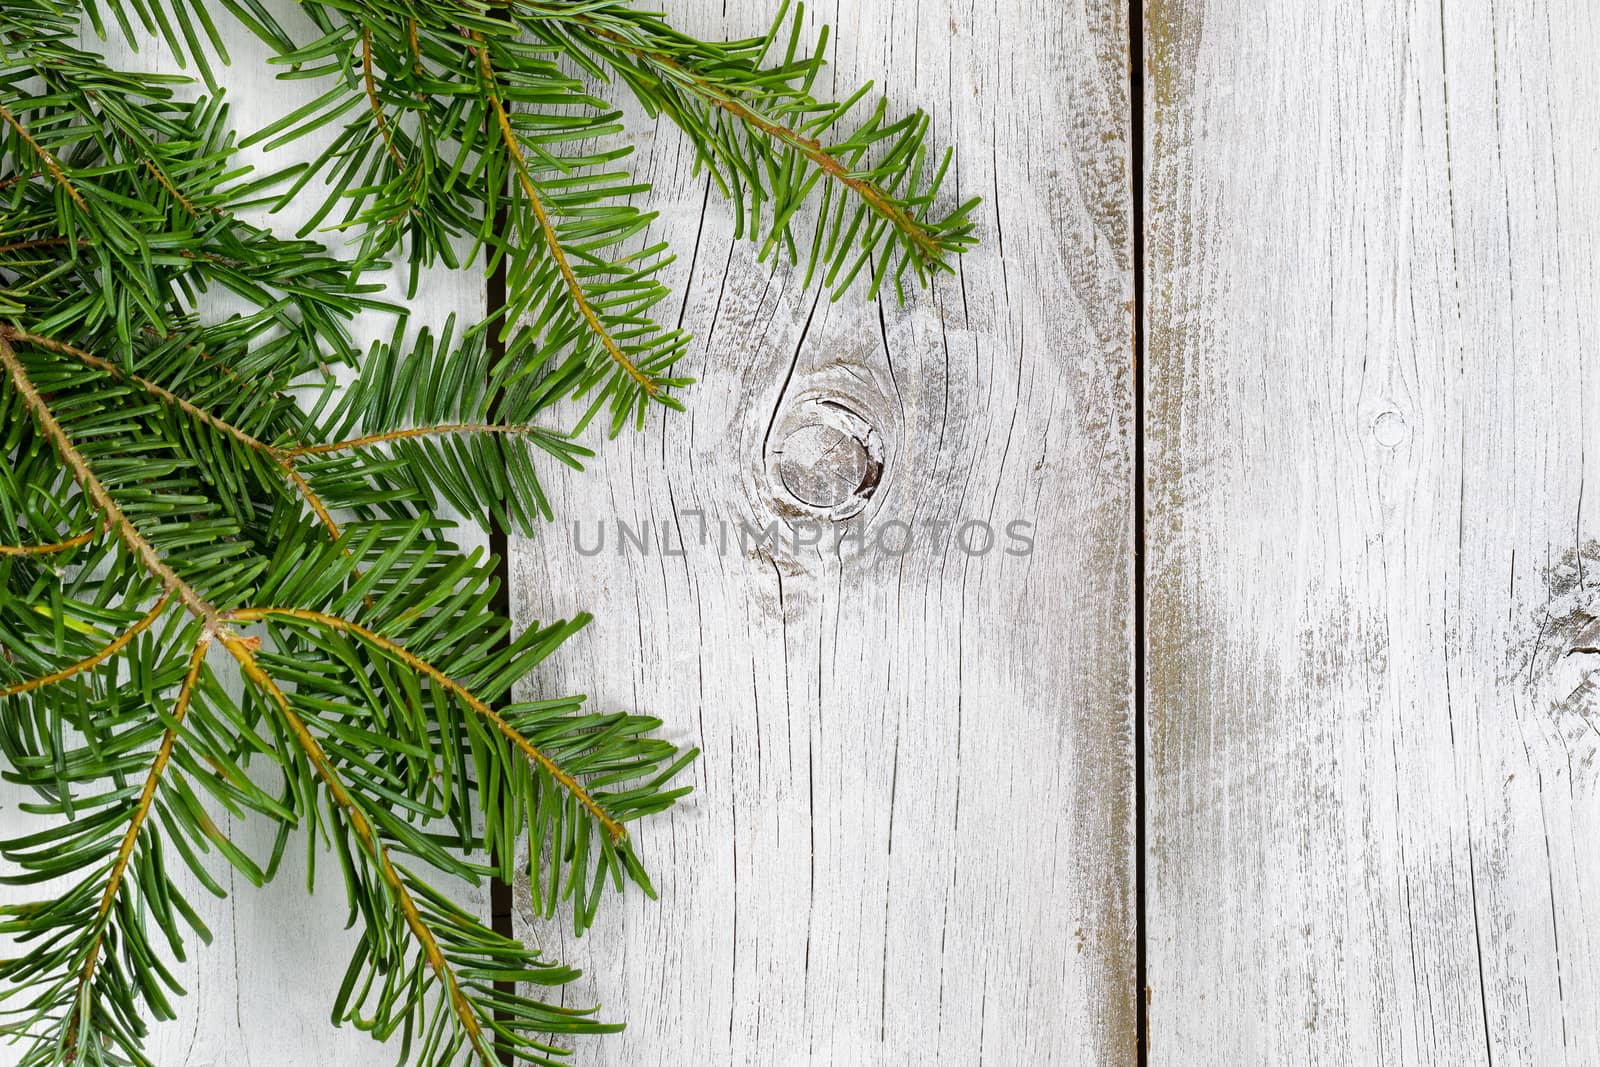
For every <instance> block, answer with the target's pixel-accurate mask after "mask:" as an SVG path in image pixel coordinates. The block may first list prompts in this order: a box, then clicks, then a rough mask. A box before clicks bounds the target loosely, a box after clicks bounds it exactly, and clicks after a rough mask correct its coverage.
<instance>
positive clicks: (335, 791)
mask: <svg viewBox="0 0 1600 1067" xmlns="http://www.w3.org/2000/svg"><path fill="white" fill-rule="evenodd" d="M222 645H223V647H224V648H226V649H227V650H228V652H229V653H230V654H231V655H232V656H233V658H234V660H235V661H237V662H238V664H239V669H240V670H241V671H243V672H244V675H245V677H246V678H248V679H249V680H250V681H251V683H252V684H254V685H255V686H256V687H257V688H259V689H260V690H261V691H262V692H263V693H265V694H266V695H267V696H269V697H270V698H271V699H272V701H273V703H275V704H276V705H277V706H278V710H279V712H280V713H281V714H282V715H283V719H284V722H285V723H286V724H287V725H288V727H289V731H290V732H291V733H292V734H294V738H295V742H296V743H297V744H298V745H299V746H300V749H301V751H302V752H304V753H305V756H306V760H307V761H308V762H309V763H310V764H311V766H312V768H313V769H314V770H315V771H316V772H317V776H318V777H319V778H321V779H322V781H323V784H324V785H326V786H327V787H328V793H329V794H330V795H331V796H332V797H333V800H334V803H336V804H337V805H338V806H339V807H340V809H341V810H343V812H344V814H345V818H346V819H348V820H349V822H350V828H351V829H352V830H354V831H355V834H356V837H357V838H358V839H359V840H360V841H361V843H362V845H363V846H365V847H366V849H367V853H368V855H370V856H371V857H372V859H373V861H374V862H375V863H376V864H377V865H378V873H379V875H380V876H381V877H382V878H383V881H384V884H385V885H387V886H388V887H389V890H390V892H392V893H393V894H394V899H395V903H396V905H397V906H398V907H399V908H400V912H401V914H402V915H403V916H404V917H405V922H406V926H407V927H408V928H409V929H410V930H411V935H412V936H413V937H414V938H415V939H416V941H417V943H418V945H420V946H421V947H422V952H423V955H424V957H425V958H426V959H427V961H428V966H429V967H430V968H431V969H432V970H433V973H434V974H435V975H437V976H438V977H439V980H440V981H441V982H443V983H444V986H445V990H446V991H447V993H448V994H449V997H450V1004H451V1007H452V1009H453V1010H454V1011H455V1013H456V1017H457V1018H459V1019H460V1020H461V1025H462V1028H463V1029H465V1030H466V1032H467V1035H468V1038H469V1039H470V1040H471V1042H472V1046H473V1048H474V1049H475V1050H476V1051H477V1052H478V1055H479V1056H481V1057H482V1058H483V1060H484V1063H485V1064H486V1065H487V1067H498V1063H497V1061H496V1060H495V1058H494V1056H493V1054H492V1052H491V1051H489V1050H487V1049H486V1048H485V1046H484V1041H483V1026H482V1024H481V1023H480V1022H479V1021H478V1017H477V1015H476V1013H475V1012H474V1011H473V1010H472V1004H471V1002H470V1001H468V1000H467V998H466V996H465V994H463V993H462V992H461V987H460V986H459V985H457V983H456V977H455V972H454V971H453V970H452V969H451V967H450V963H449V961H448V960H446V959H445V956H444V952H443V951H442V950H441V949H440V948H439V943H438V941H437V940H435V938H434V936H433V931H432V930H430V929H429V928H428V924H427V923H426V922H424V921H423V918H422V915H421V913H420V912H419V911H418V910H417V904H416V901H415V900H413V899H412V897H411V893H410V892H409V891H408V890H407V889H406V887H405V882H404V881H402V879H401V878H400V872H399V871H397V870H396V869H395V866H394V863H393V862H392V861H391V860H390V859H389V852H388V850H387V849H386V848H384V847H383V845H382V844H381V843H380V842H379V841H378V837H377V834H376V833H375V832H374V831H373V829H372V824H371V823H370V822H368V821H367V817H366V815H365V814H364V813H363V812H362V810H361V806H360V805H359V804H357V803H356V800H355V798H354V797H353V796H351V795H350V792H349V790H347V789H346V788H345V785H344V782H343V781H342V780H341V779H340V778H339V774H338V772H337V771H336V770H335V769H334V766H333V762H332V761H331V760H330V759H329V758H328V754H327V753H326V752H325V751H323V748H322V746H321V745H320V744H318V743H317V739H316V738H315V737H314V736H312V733H311V730H310V728H309V727H307V726H306V724H305V720H303V719H301V718H300V716H299V715H298V714H296V713H295V710H294V709H293V708H292V707H291V706H290V704H289V698H288V697H287V696H285V695H284V692H283V690H282V689H280V688H279V687H278V684H277V683H276V682H274V681H273V680H272V678H271V677H270V676H269V675H268V674H267V672H266V671H264V670H263V669H262V668H261V664H260V663H259V662H257V660H256V657H255V654H254V653H253V652H252V651H251V650H250V647H249V645H247V644H246V643H245V642H244V641H243V640H242V639H240V638H239V637H237V636H233V635H231V634H224V635H223V637H222Z"/></svg>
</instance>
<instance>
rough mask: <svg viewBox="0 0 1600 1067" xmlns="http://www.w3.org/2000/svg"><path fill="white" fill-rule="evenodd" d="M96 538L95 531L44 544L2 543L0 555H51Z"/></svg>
mask: <svg viewBox="0 0 1600 1067" xmlns="http://www.w3.org/2000/svg"><path fill="white" fill-rule="evenodd" d="M93 540H94V531H93V530H90V531H88V532H87V533H81V534H79V535H78V536H76V537H69V538H67V539H66V540H65V541H52V542H50V543H49V544H43V545H0V556H49V555H53V554H54V553H56V552H66V551H68V550H69V549H74V548H78V547H81V546H83V545H86V544H88V543H89V542H90V541H93Z"/></svg>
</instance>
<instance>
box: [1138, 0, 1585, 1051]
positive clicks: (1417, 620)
mask: <svg viewBox="0 0 1600 1067" xmlns="http://www.w3.org/2000/svg"><path fill="white" fill-rule="evenodd" d="M1146 15H1147V23H1148V26H1149V32H1148V36H1147V38H1146V40H1147V42H1148V50H1147V68H1146V70H1147V76H1148V79H1149V95H1148V97H1147V100H1148V101H1149V107H1150V113H1149V135H1148V139H1147V142H1146V148H1147V152H1148V167H1149V170H1148V175H1147V177H1148V190H1149V191H1148V199H1147V201H1146V203H1147V212H1148V220H1147V221H1148V228H1147V235H1148V256H1147V271H1148V273H1147V285H1148V292H1149V302H1148V318H1147V324H1148V338H1149V374H1148V378H1147V389H1148V392H1147V399H1148V415H1149V418H1148V436H1147V448H1148V458H1149V467H1148V472H1149V477H1148V483H1147V484H1148V494H1149V496H1148V503H1149V511H1148V515H1149V550H1150V556H1149V585H1148V590H1149V600H1148V610H1149V615H1148V618H1149V629H1148V635H1149V644H1148V659H1149V669H1150V687H1149V690H1148V739H1149V746H1148V754H1147V759H1148V766H1149V774H1150V778H1149V793H1148V798H1149V807H1148V823H1147V825H1148V827H1149V846H1150V851H1149V871H1148V879H1149V881H1148V887H1149V900H1148V909H1149V928H1148V930H1149V933H1148V937H1149V942H1148V944H1149V984H1150V986H1151V994H1150V996H1151V1000H1150V1013H1151V1014H1150V1036H1151V1057H1150V1062H1151V1063H1152V1064H1158V1065H1163V1067H1205V1065H1209V1064H1217V1065H1223V1064H1227V1065H1230V1067H1231V1065H1234V1064H1288V1063H1296V1064H1300V1063H1306V1064H1310V1063H1328V1064H1379V1063H1381V1064H1396V1065H1398V1064H1441V1065H1442V1064H1449V1065H1459V1064H1468V1063H1486V1064H1494V1065H1495V1067H1505V1065H1507V1064H1536V1065H1539V1067H1546V1065H1551V1064H1572V1065H1577V1064H1589V1063H1595V1062H1600V1007H1597V1005H1600V922H1597V920H1600V895H1597V894H1600V890H1597V886H1600V849H1597V848H1596V842H1597V840H1600V837H1597V831H1600V801H1597V797H1596V769H1595V755H1596V752H1597V751H1600V749H1597V743H1600V732H1597V730H1596V725H1597V723H1596V720H1595V716H1596V713H1597V705H1596V701H1595V690H1594V687H1593V681H1594V679H1593V676H1592V675H1590V674H1589V671H1590V670H1591V669H1592V668H1593V667H1594V666H1595V663H1596V660H1595V657H1594V656H1593V655H1592V654H1591V653H1584V652H1581V651H1573V650H1574V649H1581V648H1590V649H1592V648H1594V647H1595V646H1596V645H1600V642H1597V641H1595V640H1594V639H1593V638H1594V634H1593V632H1592V631H1593V626H1592V618H1591V616H1590V614H1589V613H1593V614H1600V606H1597V601H1600V595H1597V592H1596V585H1597V583H1600V554H1596V553H1595V552H1594V549H1593V547H1592V540H1591V539H1592V538H1594V537H1596V536H1597V535H1600V521H1597V519H1596V515H1595V509H1594V504H1593V498H1594V495H1595V494H1594V491H1593V487H1589V488H1588V491H1587V492H1586V489H1585V487H1586V482H1587V457H1588V456H1590V455H1600V373H1597V371H1596V367H1595V363H1594V357H1595V346H1596V342H1597V337H1600V304H1597V301H1596V297H1597V295H1600V294H1597V293H1596V279H1597V274H1596V270H1595V264H1596V260H1597V253H1600V214H1597V212H1596V208H1595V205H1596V203H1597V201H1600V197H1597V192H1600V187H1597V186H1600V179H1597V176H1596V175H1597V172H1596V162H1597V159H1600V126H1597V125H1596V122H1595V116H1596V115H1597V114H1600V87H1597V83H1596V81H1595V79H1594V77H1593V68H1594V58H1593V57H1594V55H1595V54H1596V52H1597V50H1600V22H1597V18H1600V11H1597V10H1596V9H1595V7H1594V5H1593V4H1591V3H1588V2H1587V0H1517V2H1515V3H1491V2H1488V0H1469V2H1463V3H1456V2H1450V3H1444V4H1441V3H1437V2H1434V0H1428V2H1425V3H1411V2H1406V3H1395V4H1390V3H1373V4H1368V3H1355V2H1345V0H1337V2H1330V3H1323V4H1299V3H1290V4H1259V3H1246V2H1242V0H1227V2H1217V0H1213V2H1200V0H1151V2H1150V3H1149V4H1148V5H1147V8H1146ZM1582 545H1590V546H1591V547H1590V549H1589V554H1588V555H1587V556H1586V558H1585V559H1584V560H1583V561H1582V565H1581V567H1580V566H1579V564H1578V562H1577V561H1576V557H1573V556H1571V555H1570V554H1571V553H1574V552H1575V551H1576V550H1577V549H1578V548H1579V547H1580V546H1582ZM1564 560H1566V561H1567V562H1566V563H1564V562H1563V561H1564ZM1569 653H1570V654H1569Z"/></svg>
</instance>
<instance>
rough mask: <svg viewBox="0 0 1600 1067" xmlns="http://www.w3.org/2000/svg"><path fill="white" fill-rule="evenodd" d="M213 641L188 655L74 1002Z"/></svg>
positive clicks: (70, 1044) (72, 1040) (84, 988)
mask: <svg viewBox="0 0 1600 1067" xmlns="http://www.w3.org/2000/svg"><path fill="white" fill-rule="evenodd" d="M210 644H211V635H210V634H207V633H202V634H201V635H200V640H199V641H197V642H196V643H195V646H194V651H193V652H192V653H191V654H190V656H189V669H188V671H187V672H186V673H185V674H184V676H183V685H182V686H181V687H180V688H179V689H178V698H177V701H176V702H175V703H174V704H173V706H172V719H173V724H172V725H171V726H169V727H167V729H166V732H165V733H163V734H162V735H161V745H160V747H158V748H157V749H156V756H155V759H154V761H152V762H151V764H150V772H149V773H148V774H147V775H146V776H145V780H144V788H143V789H142V790H140V792H139V800H138V803H136V804H135V805H134V808H133V815H132V817H131V818H130V819H129V821H128V829H127V832H126V833H124V834H123V835H122V847H121V848H119V849H118V850H117V858H116V860H115V861H114V862H113V863H112V865H111V874H110V876H109V877H108V878H107V879H106V888H105V892H104V893H102V894H101V896H100V908H99V910H98V911H97V912H96V914H95V920H94V925H95V934H94V940H93V941H91V942H90V943H89V952H88V954H87V955H86V956H85V958H84V961H83V967H82V969H80V970H79V972H78V991H77V993H76V994H75V995H74V996H73V998H72V1002H73V1004H75V1005H80V1004H82V1002H83V998H84V995H85V994H86V993H87V992H88V990H89V983H90V982H91V981H93V979H94V972H95V967H96V966H98V964H99V962H100V949H101V947H102V946H103V945H104V944H105V925H106V920H107V919H108V918H109V917H110V915H111V909H112V907H113V906H114V905H115V904H116V900H117V890H118V889H120V888H121V886H122V880H123V877H124V876H125V875H126V874H127V873H128V864H129V863H131V862H132V861H133V852H134V849H135V847H137V845H138V843H139V831H140V830H142V829H143V828H144V824H145V820H146V819H148V818H149V816H150V808H151V806H152V805H153V804H154V803H155V798H156V787H157V786H158V785H160V783H161V776H162V775H163V774H165V773H166V770H167V763H168V762H169V761H170V760H171V759H172V750H173V747H174V746H175V745H176V744H177V741H178V726H180V725H181V724H182V723H183V720H184V716H186V715H187V714H188V713H189V702H190V701H191V700H192V699H193V698H194V688H195V684H196V683H197V682H198V681H199V680H200V669H201V668H202V667H203V666H204V665H205V660H206V649H207V648H208V647H209V646H210ZM81 1017H82V1015H81V1013H80V1012H78V1011H74V1012H73V1013H72V1022H71V1023H70V1024H69V1025H68V1028H67V1041H66V1045H67V1054H68V1056H69V1057H70V1056H75V1055H76V1053H77V1047H76V1046H77V1043H78V1020H79V1019H80V1018H81Z"/></svg>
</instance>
